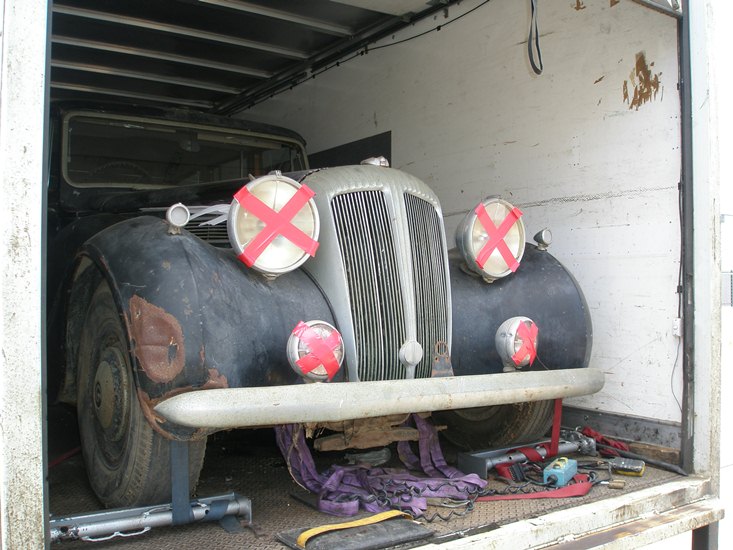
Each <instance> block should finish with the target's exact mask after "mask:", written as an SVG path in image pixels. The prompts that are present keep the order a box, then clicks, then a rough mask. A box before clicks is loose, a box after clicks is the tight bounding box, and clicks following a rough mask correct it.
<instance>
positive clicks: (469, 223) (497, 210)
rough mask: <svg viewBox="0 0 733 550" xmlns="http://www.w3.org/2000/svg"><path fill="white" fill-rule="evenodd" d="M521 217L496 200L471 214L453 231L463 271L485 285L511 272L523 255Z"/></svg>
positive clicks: (523, 233) (507, 204) (514, 269)
mask: <svg viewBox="0 0 733 550" xmlns="http://www.w3.org/2000/svg"><path fill="white" fill-rule="evenodd" d="M521 216H522V211H521V210H519V208H516V207H515V206H513V205H511V204H510V203H508V202H507V201H505V200H502V199H500V198H498V197H490V198H488V199H486V200H484V201H483V202H481V203H480V204H479V205H478V206H477V207H476V208H474V209H473V210H471V211H470V212H469V213H468V214H467V215H466V217H465V218H463V220H462V221H461V223H460V225H459V226H458V229H457V230H456V245H457V246H458V249H459V250H460V251H461V253H462V254H463V258H464V260H465V265H466V268H468V269H469V270H470V271H471V272H473V273H476V274H478V275H481V276H482V277H483V278H484V279H485V280H486V281H487V282H489V283H490V282H493V281H495V280H496V279H500V278H502V277H506V276H507V275H509V274H510V273H513V272H515V271H516V270H517V268H518V267H519V262H520V261H521V260H522V256H523V255H524V244H525V232H524V222H523V221H522V219H521Z"/></svg>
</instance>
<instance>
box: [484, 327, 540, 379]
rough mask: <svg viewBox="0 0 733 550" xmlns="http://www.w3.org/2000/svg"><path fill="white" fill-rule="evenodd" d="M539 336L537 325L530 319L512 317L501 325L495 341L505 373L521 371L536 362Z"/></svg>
mask: <svg viewBox="0 0 733 550" xmlns="http://www.w3.org/2000/svg"><path fill="white" fill-rule="evenodd" d="M538 335H539V329H538V328H537V325H536V324H535V322H534V321H532V319H530V318H528V317H512V318H511V319H507V320H506V321H504V322H503V323H502V324H501V326H500V327H499V328H498V329H497V331H496V336H495V338H494V341H495V343H496V351H497V352H498V353H499V357H501V361H502V363H504V370H505V371H513V370H515V369H521V368H522V367H526V366H527V365H531V364H532V363H533V362H534V360H535V359H536V358H537V337H538Z"/></svg>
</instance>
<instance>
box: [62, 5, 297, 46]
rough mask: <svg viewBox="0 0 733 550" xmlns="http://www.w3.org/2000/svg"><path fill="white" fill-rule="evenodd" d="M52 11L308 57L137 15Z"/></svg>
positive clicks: (66, 10)
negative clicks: (140, 17)
mask: <svg viewBox="0 0 733 550" xmlns="http://www.w3.org/2000/svg"><path fill="white" fill-rule="evenodd" d="M53 12H54V13H61V14H64V15H71V16H74V17H81V18H85V19H93V20H95V21H105V22H108V23H115V24H119V25H127V26H129V27H135V28H140V29H148V30H153V31H158V32H165V33H170V34H175V35H178V36H185V37H188V38H200V39H202V40H208V41H210V42H218V43H221V44H230V45H233V46H239V47H242V48H249V49H252V50H259V51H263V52H267V53H271V54H274V55H278V56H281V57H288V58H291V59H306V58H307V57H308V54H306V53H304V52H302V51H298V50H293V49H290V48H282V47H279V46H274V45H272V44H263V43H262V42H255V41H254V40H246V39H244V38H238V37H236V36H229V35H223V34H218V33H215V32H209V31H203V30H200V29H194V28H191V27H181V26H179V25H172V24H170V23H161V22H158V21H152V20H150V19H139V18H137V17H130V16H127V15H118V14H114V13H107V12H102V11H97V10H89V9H85V8H76V7H72V6H64V5H61V4H54V6H53Z"/></svg>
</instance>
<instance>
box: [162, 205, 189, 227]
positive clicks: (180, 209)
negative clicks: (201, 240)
mask: <svg viewBox="0 0 733 550" xmlns="http://www.w3.org/2000/svg"><path fill="white" fill-rule="evenodd" d="M165 219H166V221H167V222H168V224H169V225H170V227H169V229H168V232H169V233H171V234H174V235H175V234H180V233H181V228H183V227H185V226H186V224H187V223H188V221H189V220H190V219H191V213H190V212H189V211H188V208H187V207H186V205H185V204H183V203H180V202H177V203H176V204H174V205H173V206H171V207H169V208H168V210H166V211H165Z"/></svg>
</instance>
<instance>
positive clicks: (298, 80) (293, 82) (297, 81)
mask: <svg viewBox="0 0 733 550" xmlns="http://www.w3.org/2000/svg"><path fill="white" fill-rule="evenodd" d="M489 2H491V0H484V1H483V2H481V3H480V4H479V5H477V6H474V7H473V8H471V9H470V10H468V11H466V12H464V13H462V14H461V15H457V16H456V17H454V18H453V19H451V20H450V21H447V22H446V23H442V24H440V25H436V26H435V27H433V28H431V29H428V30H426V31H423V32H421V33H418V34H416V35H413V36H409V37H407V38H404V39H402V40H398V41H395V42H390V43H389V44H382V45H381V46H375V47H373V48H370V47H369V46H365V47H364V49H363V50H360V51H358V52H356V53H354V54H353V55H351V56H349V57H347V58H345V59H341V60H339V61H336V62H335V63H331V64H330V65H327V66H325V67H323V68H322V69H319V70H317V71H314V72H312V73H311V74H310V75H307V76H305V77H300V78H298V77H296V78H294V79H293V80H291V82H290V84H289V85H285V86H284V87H283V88H282V89H280V90H278V91H274V92H272V93H271V94H269V95H268V96H267V97H263V98H262V99H259V100H257V101H253V102H252V103H250V104H248V105H247V106H246V107H245V109H251V108H252V107H254V106H255V105H257V104H258V103H261V102H263V101H265V100H267V99H272V98H273V97H275V96H277V95H280V94H281V93H283V92H286V91H289V90H292V89H293V88H295V87H296V86H299V85H301V84H303V83H304V82H307V81H308V80H313V79H315V78H316V77H317V76H320V75H322V74H323V73H325V72H327V71H330V70H331V69H334V68H336V67H340V66H341V65H343V64H344V63H348V62H349V61H352V60H353V59H355V58H357V57H361V56H363V55H367V54H368V53H369V52H370V51H376V50H383V49H385V48H391V47H392V46H398V45H400V44H404V43H405V42H410V41H412V40H415V39H417V38H420V37H422V36H425V35H427V34H430V33H432V32H437V31H440V30H441V29H442V28H444V27H447V26H448V25H450V24H451V23H455V22H456V21H458V20H459V19H462V18H463V17H466V16H467V15H469V14H470V13H473V12H474V11H476V10H478V9H479V8H481V7H483V6H485V5H486V4H488V3H489ZM446 9H447V8H446Z"/></svg>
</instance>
